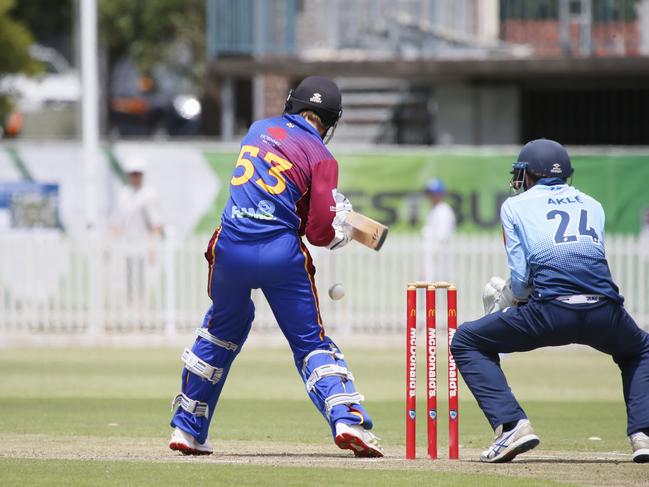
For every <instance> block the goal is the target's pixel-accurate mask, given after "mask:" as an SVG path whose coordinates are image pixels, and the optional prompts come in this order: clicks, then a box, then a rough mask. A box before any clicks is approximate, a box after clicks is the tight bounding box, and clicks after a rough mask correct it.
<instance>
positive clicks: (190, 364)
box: [182, 348, 223, 384]
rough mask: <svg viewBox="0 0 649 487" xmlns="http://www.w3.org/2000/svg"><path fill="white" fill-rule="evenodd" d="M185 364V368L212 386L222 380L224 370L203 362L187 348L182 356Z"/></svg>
mask: <svg viewBox="0 0 649 487" xmlns="http://www.w3.org/2000/svg"><path fill="white" fill-rule="evenodd" d="M182 359H183V362H185V368H186V369H187V370H189V371H190V372H191V373H192V374H195V375H197V376H199V377H202V378H203V379H207V380H208V381H210V382H211V383H212V384H216V383H217V382H218V381H220V380H221V376H222V375H223V369H219V368H216V367H212V366H211V365H210V364H208V363H207V362H205V361H204V360H202V359H201V358H200V357H199V356H198V355H196V354H195V353H194V352H192V351H191V350H190V349H189V348H186V349H185V351H184V352H183V356H182Z"/></svg>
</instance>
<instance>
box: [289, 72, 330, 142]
mask: <svg viewBox="0 0 649 487" xmlns="http://www.w3.org/2000/svg"><path fill="white" fill-rule="evenodd" d="M305 111H312V112H313V113H315V114H316V115H318V117H320V120H322V123H323V124H324V128H325V132H324V134H323V135H322V139H323V140H325V139H326V141H329V139H331V137H332V135H333V132H334V130H335V128H336V124H337V123H338V120H339V119H340V117H341V116H342V113H343V107H342V96H341V94H340V89H339V88H338V85H336V83H334V82H333V81H331V80H330V79H328V78H324V77H322V76H309V77H308V78H304V79H303V80H302V81H301V82H300V84H299V85H298V86H297V88H295V89H294V90H291V91H290V92H289V94H288V98H286V104H285V105H284V113H288V114H296V113H301V112H305Z"/></svg>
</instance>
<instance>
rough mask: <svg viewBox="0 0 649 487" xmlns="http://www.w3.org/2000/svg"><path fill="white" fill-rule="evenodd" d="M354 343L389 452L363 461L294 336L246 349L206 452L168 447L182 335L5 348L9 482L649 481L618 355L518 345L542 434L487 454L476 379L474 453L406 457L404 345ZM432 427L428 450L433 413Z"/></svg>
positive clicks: (511, 370) (518, 389)
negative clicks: (300, 358) (312, 395)
mask: <svg viewBox="0 0 649 487" xmlns="http://www.w3.org/2000/svg"><path fill="white" fill-rule="evenodd" d="M400 341H401V340H399V342H400ZM399 344H400V343H399ZM366 345H367V344H366ZM346 348H347V349H346V350H345V352H346V355H347V359H348V362H349V364H350V367H351V369H352V371H353V372H354V374H355V376H356V379H357V384H358V386H359V389H360V390H361V392H362V393H363V394H364V395H365V396H366V398H367V401H366V403H365V404H366V406H367V408H368V409H369V411H370V413H371V414H372V415H373V416H374V420H375V422H376V433H377V434H378V435H379V436H380V437H381V438H382V439H383V445H384V447H385V449H386V453H387V457H386V458H384V459H378V460H375V459H370V460H356V459H354V458H353V457H351V456H350V453H349V452H347V451H341V450H339V449H337V448H336V447H335V446H334V445H333V442H332V441H331V438H330V436H329V431H328V428H327V426H326V425H325V423H324V421H323V419H322V417H321V416H320V415H319V413H317V412H316V410H315V408H314V407H313V406H312V404H311V402H310V401H309V400H308V398H307V397H306V394H305V393H304V388H303V386H302V383H301V381H300V380H299V378H298V376H297V373H296V372H295V370H294V368H293V365H292V359H291V357H290V354H289V353H288V351H287V350H284V349H281V350H266V349H252V348H251V349H247V350H244V351H243V352H242V354H241V355H240V357H239V358H238V359H237V362H236V363H235V365H234V366H233V369H232V372H231V375H230V378H229V381H228V383H227V385H226V386H225V389H224V392H223V395H222V400H221V404H220V405H219V409H218V411H217V415H216V418H215V421H214V423H213V425H212V430H211V435H212V443H213V444H214V447H215V454H214V455H212V456H211V457H200V458H194V457H183V456H180V455H176V454H174V453H172V452H171V451H169V450H167V449H166V441H167V438H168V435H169V432H170V429H169V427H168V424H167V423H168V420H169V417H170V410H169V407H170V406H169V405H170V401H171V398H172V397H173V396H174V395H175V394H176V392H177V388H178V383H179V372H180V367H181V362H180V359H179V355H180V352H181V348H180V347H179V348H178V349H163V350H141V349H129V350H125V349H61V350H51V349H48V350H44V349H43V350H2V351H1V352H0V410H1V411H2V414H1V415H0V444H2V449H0V485H13V484H20V485H23V486H26V485H43V486H45V485H47V486H54V485H66V486H67V485H154V484H155V485H170V486H172V485H173V486H176V485H194V486H200V485H398V484H406V483H408V485H430V484H433V483H434V484H435V485H487V486H489V485H494V486H495V485H550V481H555V482H557V485H559V484H561V483H562V482H563V484H561V485H575V484H581V485H646V482H647V478H649V470H648V469H647V466H646V465H636V464H633V463H632V462H631V450H630V447H629V444H628V440H627V438H626V435H625V410H624V404H623V401H622V393H621V384H620V382H621V381H620V378H619V371H618V369H617V367H616V366H615V365H614V364H613V362H612V361H611V360H610V359H609V358H608V357H606V356H604V355H600V354H597V353H595V352H589V351H585V350H583V349H576V348H571V349H560V350H543V351H538V352H533V353H528V354H517V355H511V356H506V357H505V358H504V360H503V367H504V368H505V370H506V372H507V374H508V376H509V378H510V384H511V386H512V389H513V390H514V392H515V393H517V395H518V397H519V399H521V402H522V403H523V406H524V407H525V408H526V410H527V412H528V414H529V415H530V417H531V419H532V421H533V424H534V426H535V429H536V431H537V433H538V434H539V436H540V437H541V445H540V446H539V447H538V448H537V449H536V450H534V451H532V452H530V453H529V454H527V455H525V456H521V457H519V459H517V460H516V461H515V462H513V463H511V464H507V465H483V464H480V463H479V462H478V461H477V457H478V455H479V452H480V450H481V449H482V448H484V447H485V446H487V445H488V444H489V442H490V440H491V432H490V429H489V427H488V425H487V423H486V421H485V420H484V418H483V416H482V414H481V413H480V411H479V410H478V408H477V406H476V404H475V402H474V400H473V399H472V398H471V397H470V396H469V394H468V392H467V390H466V387H464V384H461V385H460V387H461V389H460V392H461V396H460V397H461V403H460V418H461V420H460V445H461V449H460V458H461V460H460V461H459V462H450V461H448V460H439V461H435V462H432V461H429V460H427V459H425V458H419V459H418V460H416V461H406V460H405V459H404V453H405V441H404V419H403V418H404V405H403V391H404V388H405V385H404V383H403V377H404V375H405V369H404V357H403V353H402V351H401V349H398V348H395V349H391V350H380V351H373V352H370V351H369V349H368V348H364V349H350V348H349V347H346ZM420 355H421V354H420ZM420 358H421V356H420ZM444 370H445V368H444ZM420 377H423V368H420ZM419 391H420V397H423V393H424V389H423V383H420V389H419ZM440 391H442V392H443V391H445V385H444V384H440ZM440 402H441V403H444V401H440ZM422 406H423V403H422V404H420V406H419V413H420V418H423V416H424V414H425V413H424V412H423V408H422ZM445 415H446V411H445V409H444V410H440V416H441V417H445ZM443 432H445V424H441V425H440V433H443ZM418 434H419V436H420V440H419V447H420V448H419V452H418V453H419V455H420V457H423V456H424V442H425V439H424V428H423V421H422V422H421V423H420V427H419V429H418ZM595 437H596V438H600V439H592V438H595ZM589 438H590V439H589ZM440 442H441V444H442V446H441V449H440V451H441V454H442V456H444V455H446V454H447V450H446V446H445V445H446V437H445V436H444V435H441V436H440Z"/></svg>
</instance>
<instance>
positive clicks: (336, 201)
mask: <svg viewBox="0 0 649 487" xmlns="http://www.w3.org/2000/svg"><path fill="white" fill-rule="evenodd" d="M341 114H342V103H341V94H340V90H339V89H338V86H336V84H335V83H334V82H333V81H331V80H329V79H327V78H322V77H318V76H311V77H308V78H306V79H304V80H303V81H302V82H301V83H300V84H299V86H298V87H297V88H296V89H295V90H293V91H291V92H290V93H289V96H288V99H287V101H286V106H285V109H284V114H283V115H282V116H280V117H275V118H270V119H266V120H260V121H257V122H255V123H253V124H252V126H251V127H250V130H249V131H248V134H247V135H246V136H245V137H244V138H243V141H242V142H241V151H240V153H239V157H238V160H237V162H236V166H235V168H234V171H233V173H232V179H231V180H230V198H229V200H228V202H227V204H226V207H225V210H224V212H223V215H222V217H221V226H220V227H218V228H217V230H216V232H215V233H214V235H213V237H212V239H211V240H210V242H209V245H208V248H207V251H206V253H205V257H206V258H207V261H208V264H209V278H208V294H209V296H210V298H211V299H212V306H211V307H210V309H209V310H208V311H207V314H206V315H205V318H204V321H203V325H202V326H201V328H199V329H197V330H196V334H197V336H198V337H197V339H196V341H195V342H194V346H193V347H192V348H191V350H190V349H185V351H184V353H183V356H182V359H183V361H184V363H185V368H184V369H183V371H182V383H181V392H180V394H178V396H176V398H175V400H174V403H173V404H174V409H175V412H174V415H173V418H172V420H171V426H172V427H173V428H174V430H173V433H172V436H171V441H170V442H169V447H170V448H171V449H172V450H178V451H181V452H182V453H185V454H192V455H202V454H210V453H212V451H213V449H212V446H211V445H210V444H209V442H208V438H207V436H208V428H209V425H210V421H211V420H212V417H213V415H214V411H215V409H216V405H217V402H218V399H219V395H220V393H221V390H222V388H223V384H224V383H225V380H226V378H227V375H228V371H229V370H230V366H231V365H232V362H233V360H234V359H235V357H236V356H237V354H238V353H239V352H240V351H241V347H243V344H244V342H245V341H246V338H247V336H248V332H249V331H250V327H251V325H252V321H253V318H254V313H255V309H254V305H253V302H252V300H251V299H250V293H251V290H252V289H261V290H262V292H263V293H264V295H265V297H266V299H267V300H268V302H269V304H270V307H271V309H272V311H273V314H274V315H275V318H276V319H277V322H278V324H279V327H280V329H281V330H282V332H283V333H284V336H285V337H286V339H287V340H288V342H289V345H290V346H291V350H292V351H293V358H294V361H295V366H296V367H297V370H298V373H299V374H300V376H301V377H302V380H303V381H304V383H305V385H306V390H307V393H308V395H309V397H310V398H311V400H312V401H313V403H314V404H315V406H316V407H317V408H318V410H319V411H320V412H321V413H322V415H323V416H324V418H325V419H326V421H327V422H328V423H329V425H330V427H331V432H332V435H333V438H334V441H335V443H336V445H338V446H339V447H340V448H343V449H350V450H352V451H353V452H354V454H355V455H356V456H361V457H381V456H383V451H382V449H381V447H380V446H379V443H378V439H377V438H376V436H374V434H372V432H371V431H370V430H371V429H372V426H373V423H372V419H371V418H370V416H369V415H368V414H367V412H366V411H365V409H364V408H363V406H362V405H361V401H362V400H363V396H361V394H359V393H358V392H357V390H356V387H355V385H354V377H353V376H352V373H351V372H350V371H349V370H348V368H347V364H346V362H345V359H344V357H343V354H342V352H341V351H340V349H339V348H338V346H336V344H335V343H334V342H333V341H332V340H331V339H330V338H329V337H328V336H327V335H326V334H325V330H324V327H323V323H322V318H321V316H320V310H319V308H318V295H317V292H316V288H315V281H314V275H315V268H314V267H313V261H312V259H311V256H310V255H309V251H308V250H307V248H306V246H305V245H304V243H303V242H302V238H301V237H302V236H304V235H306V238H307V239H308V240H309V242H310V243H311V244H313V245H315V246H319V247H328V248H329V249H332V250H333V249H339V248H341V247H343V246H344V245H345V244H347V243H348V242H349V240H350V238H351V237H350V234H351V230H350V228H349V227H348V226H347V225H345V218H346V216H347V215H348V214H349V212H350V211H351V209H352V207H351V204H350V203H349V200H347V198H345V197H344V196H343V195H342V194H341V193H339V192H338V191H337V186H338V163H337V161H336V159H335V158H334V157H333V156H332V155H331V153H330V152H329V151H328V150H327V148H326V146H325V142H326V141H328V140H329V138H331V136H332V135H333V132H334V130H335V127H336V124H337V122H338V119H339V118H340V116H341ZM289 414H290V411H287V415H289ZM260 421H263V418H260Z"/></svg>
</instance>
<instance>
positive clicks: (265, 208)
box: [231, 200, 275, 220]
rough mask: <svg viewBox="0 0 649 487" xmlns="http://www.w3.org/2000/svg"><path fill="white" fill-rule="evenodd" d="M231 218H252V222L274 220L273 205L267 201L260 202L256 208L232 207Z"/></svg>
mask: <svg viewBox="0 0 649 487" xmlns="http://www.w3.org/2000/svg"><path fill="white" fill-rule="evenodd" d="M231 214H232V218H252V219H254V220H275V205H274V204H273V202H271V201H268V200H261V201H260V202H259V203H257V208H243V207H239V206H232V213H231Z"/></svg>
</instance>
